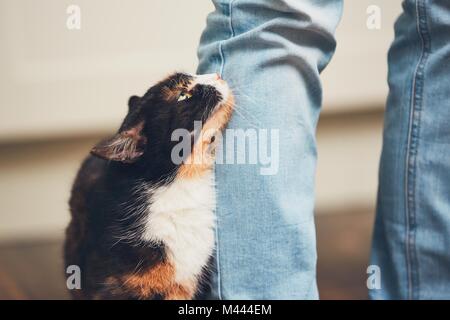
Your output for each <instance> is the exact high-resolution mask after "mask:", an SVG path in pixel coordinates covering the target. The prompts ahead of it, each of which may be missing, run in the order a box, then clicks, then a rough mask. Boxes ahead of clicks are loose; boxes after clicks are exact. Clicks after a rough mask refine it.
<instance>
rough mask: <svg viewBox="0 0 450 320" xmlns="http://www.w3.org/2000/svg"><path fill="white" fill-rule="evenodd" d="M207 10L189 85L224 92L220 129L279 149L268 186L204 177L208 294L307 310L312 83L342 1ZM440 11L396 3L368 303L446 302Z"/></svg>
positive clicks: (446, 169)
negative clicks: (213, 187)
mask: <svg viewBox="0 0 450 320" xmlns="http://www.w3.org/2000/svg"><path fill="white" fill-rule="evenodd" d="M213 2H214V5H215V8H216V10H215V11H214V12H213V13H211V14H210V15H209V16H208V21H207V27H206V29H205V31H204V33H203V35H202V38H201V42H200V46H199V49H198V56H199V67H198V73H199V74H203V73H212V72H218V73H220V74H221V76H222V77H223V78H224V79H225V80H227V81H228V82H229V83H230V85H231V87H232V89H233V90H234V92H235V95H236V104H237V109H236V112H235V115H234V117H233V119H232V121H231V123H230V125H229V128H232V129H239V128H240V129H249V128H256V129H267V130H270V129H276V130H279V136H280V139H279V141H280V144H279V153H280V158H279V170H278V173H277V174H275V175H269V176H265V175H261V174H260V171H259V167H258V166H255V165H248V164H247V165H232V164H218V165H217V166H216V183H217V197H218V198H217V208H216V214H217V233H216V235H217V239H216V241H217V252H216V264H217V273H216V277H215V283H214V292H213V295H214V297H215V298H220V299H316V298H318V292H317V286H316V247H315V245H316V244H315V228H314V219H313V209H314V175H315V165H316V143H315V129H316V124H317V120H318V116H319V112H320V107H321V96H322V90H321V84H320V79H319V73H320V71H322V70H323V69H324V68H325V67H326V65H327V63H328V62H329V60H330V59H331V56H332V54H333V52H334V49H335V39H334V32H335V28H336V26H337V24H338V22H339V19H340V16H341V11H342V1H341V0H215V1H213ZM449 6H450V1H448V0H407V1H405V3H404V8H405V12H404V14H403V15H402V16H401V17H400V18H399V20H398V22H397V24H396V40H395V42H394V44H393V46H392V49H391V51H390V55H389V65H390V67H389V68H390V74H389V83H390V88H391V91H390V95H389V101H388V107H387V113H386V123H385V131H384V147H383V154H382V159H381V165H380V188H379V196H378V210H377V221H376V227H375V232H374V241H373V253H372V262H371V263H372V264H375V265H378V266H379V267H380V270H381V281H382V282H381V285H382V286H381V289H379V290H371V292H370V297H371V298H375V299H378V298H385V299H386V298H401V299H404V298H450V292H449V288H450V254H449V251H450V200H449V196H450V148H449V143H450V99H449V93H450V80H449V76H448V75H449V74H450V58H449V57H450V53H449V50H450V41H449V40H450V39H449V38H450V32H449V31H450V29H449V22H450V10H449ZM368 63H370V62H368ZM344 77H345V75H344ZM225 140H226V137H225ZM235 151H236V152H239V150H235Z"/></svg>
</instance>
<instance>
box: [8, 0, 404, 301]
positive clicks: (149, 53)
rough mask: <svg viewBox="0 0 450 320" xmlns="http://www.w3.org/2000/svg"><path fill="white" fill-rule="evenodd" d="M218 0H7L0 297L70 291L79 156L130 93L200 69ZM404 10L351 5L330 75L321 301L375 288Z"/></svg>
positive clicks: (109, 126) (320, 195) (320, 181)
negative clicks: (391, 58)
mask: <svg viewBox="0 0 450 320" xmlns="http://www.w3.org/2000/svg"><path fill="white" fill-rule="evenodd" d="M70 5H77V6H78V7H79V8H80V9H81V29H79V30H77V29H75V30H70V29H68V28H67V26H66V22H67V19H68V17H69V16H70V14H68V13H67V8H68V7H69V6H70ZM371 5H376V6H378V7H379V8H380V9H381V28H380V29H375V30H371V29H369V28H368V27H367V25H366V21H367V18H368V14H367V12H366V10H367V8H368V7H369V6H371ZM212 10H213V6H212V3H211V2H210V0H195V1H185V0H152V1H149V0H132V1H127V2H125V1H119V0H71V1H66V0H57V1H56V0H37V1H36V0H0V26H1V27H0V43H1V49H2V50H0V68H1V71H2V72H1V73H0V299H20V298H22V299H27V298H29V299H46V298H50V299H64V298H66V297H67V294H66V292H65V280H64V271H63V268H62V261H61V241H62V238H63V233H64V228H65V226H66V224H67V223H68V219H69V213H68V205H67V200H68V198H69V194H70V187H71V183H72V180H73V178H74V176H75V174H76V171H77V169H78V166H79V164H80V161H81V160H82V159H83V158H84V157H85V156H86V154H87V153H88V151H89V149H90V148H91V146H92V145H93V144H94V143H95V142H96V141H97V140H99V139H100V138H101V137H104V136H106V135H108V134H109V133H111V132H113V131H114V130H116V128H117V127H118V125H119V123H120V121H121V119H122V117H123V116H124V115H125V112H126V101H127V99H128V97H129V96H130V95H132V94H143V93H144V92H145V90H146V89H147V88H148V87H149V86H150V85H151V84H152V83H154V82H155V81H157V80H159V79H160V78H161V77H163V76H165V75H167V74H168V73H169V72H171V71H174V70H183V71H187V72H195V69H196V63H197V57H196V46H197V43H198V41H199V37H200V34H201V31H202V29H203V28H204V26H205V21H206V15H207V14H208V13H209V12H210V11H212ZM400 11H401V1H400V0H347V1H345V13H344V16H343V20H342V22H341V25H340V27H339V29H338V32H337V39H338V47H337V51H336V55H335V56H334V59H333V60H332V63H331V64H330V66H329V67H328V68H327V69H326V70H325V72H324V73H323V77H322V79H323V87H324V109H323V113H322V117H321V120H320V123H319V128H318V148H319V165H318V174H317V185H316V189H317V206H316V216H317V220H316V221H317V227H318V234H317V237H318V250H319V266H318V278H319V279H318V281H319V287H320V293H321V297H322V298H323V299H346V298H350V299H365V298H366V287H365V281H366V278H367V275H366V268H367V261H368V254H369V246H370V237H371V226H372V223H373V214H374V205H375V198H376V188H377V169H378V159H379V154H380V150H381V135H382V116H383V108H384V103H385V100H386V95H387V84H386V74H387V67H386V59H387V58H386V53H387V50H388V48H389V45H390V42H391V41H392V39H393V22H394V20H395V18H396V17H397V16H398V14H399V13H400ZM174 21H175V22H176V23H174ZM180 28H181V30H182V32H181V33H180Z"/></svg>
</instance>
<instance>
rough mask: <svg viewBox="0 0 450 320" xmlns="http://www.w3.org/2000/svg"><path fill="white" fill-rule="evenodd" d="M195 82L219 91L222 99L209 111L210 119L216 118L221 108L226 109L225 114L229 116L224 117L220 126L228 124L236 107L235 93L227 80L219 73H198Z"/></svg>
mask: <svg viewBox="0 0 450 320" xmlns="http://www.w3.org/2000/svg"><path fill="white" fill-rule="evenodd" d="M195 82H196V83H198V84H203V85H208V86H212V87H214V89H216V91H217V92H218V93H219V96H220V100H219V101H218V102H217V104H216V105H215V106H214V107H213V108H212V109H211V111H210V112H209V116H208V119H210V118H214V117H215V116H217V113H218V112H219V111H220V110H221V109H226V110H225V111H226V112H225V114H227V115H228V116H227V117H224V118H223V119H222V120H223V121H225V123H223V124H221V126H220V127H223V126H224V125H226V123H227V122H228V121H229V118H230V116H231V113H232V110H233V107H234V98H233V94H232V92H231V89H230V87H229V86H228V84H227V82H226V81H225V80H223V79H222V78H221V77H220V75H219V74H217V73H211V74H203V75H196V76H195ZM222 113H223V112H222ZM223 115H224V114H222V116H223Z"/></svg>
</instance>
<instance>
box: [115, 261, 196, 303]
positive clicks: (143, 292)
mask: <svg viewBox="0 0 450 320" xmlns="http://www.w3.org/2000/svg"><path fill="white" fill-rule="evenodd" d="M174 279H175V270H174V267H173V266H172V265H171V264H170V263H168V262H161V263H159V264H158V265H156V266H153V267H152V268H150V269H149V270H148V271H147V272H144V273H141V274H131V275H128V276H125V277H123V278H122V280H123V281H124V282H123V283H124V285H125V286H126V287H128V288H129V289H130V290H132V291H134V292H136V293H137V296H139V297H141V298H142V299H147V298H151V297H152V296H154V295H161V296H163V297H164V299H166V300H184V299H185V300H188V299H192V298H193V296H194V294H195V290H196V285H195V284H194V283H192V284H186V285H181V284H179V283H176V282H175V280H174Z"/></svg>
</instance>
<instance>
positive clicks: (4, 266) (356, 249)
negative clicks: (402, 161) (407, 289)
mask: <svg viewBox="0 0 450 320" xmlns="http://www.w3.org/2000/svg"><path fill="white" fill-rule="evenodd" d="M316 222H317V239H318V256H319V260H318V284H319V291H320V296H321V299H366V297H367V293H366V292H367V290H366V287H365V283H366V268H367V261H368V255H369V247H370V238H371V232H372V231H371V226H372V223H373V216H372V215H371V214H361V213H358V214H337V215H319V216H318V218H317V219H316ZM64 279H65V278H64V273H63V268H62V259H61V241H55V240H53V241H34V242H23V243H12V244H7V245H6V244H5V245H2V246H0V299H67V298H68V295H67V292H66V289H65V280H64Z"/></svg>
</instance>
